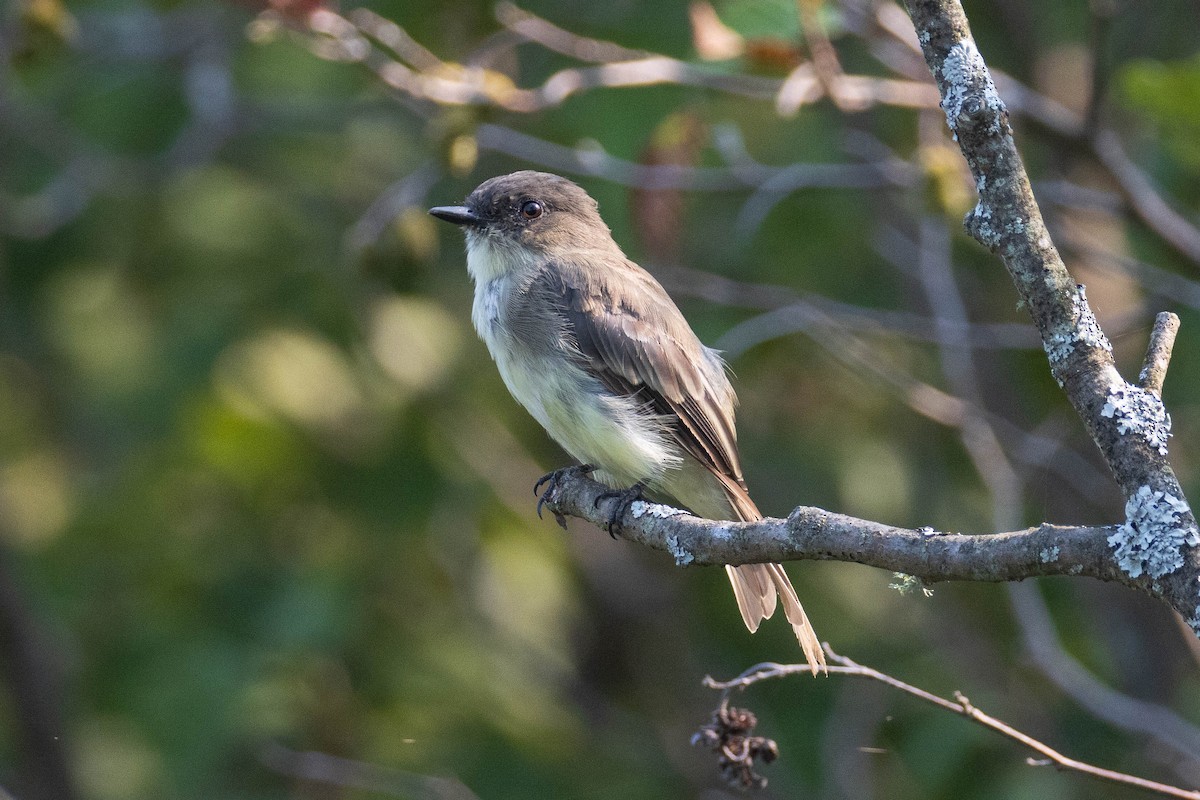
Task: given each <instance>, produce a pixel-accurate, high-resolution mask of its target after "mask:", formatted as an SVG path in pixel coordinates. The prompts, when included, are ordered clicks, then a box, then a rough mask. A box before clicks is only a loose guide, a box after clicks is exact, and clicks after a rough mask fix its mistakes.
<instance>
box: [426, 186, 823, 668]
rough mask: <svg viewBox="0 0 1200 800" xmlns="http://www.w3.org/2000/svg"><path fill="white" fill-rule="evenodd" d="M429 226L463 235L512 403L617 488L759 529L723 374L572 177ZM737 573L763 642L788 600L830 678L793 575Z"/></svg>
mask: <svg viewBox="0 0 1200 800" xmlns="http://www.w3.org/2000/svg"><path fill="white" fill-rule="evenodd" d="M430 213H431V214H433V215H434V216H436V217H438V218H439V219H443V220H446V221H448V222H453V223H454V224H456V225H460V226H462V228H463V230H464V231H465V232H466V239H467V269H468V271H469V272H470V274H471V277H472V278H473V279H474V282H475V302H474V307H473V311H472V319H473V321H474V323H475V329H476V330H477V331H478V332H479V336H480V338H482V339H483V341H484V342H486V343H487V347H488V350H489V351H490V352H491V354H492V358H493V359H494V360H495V362H496V366H497V367H498V368H499V370H500V375H501V377H502V378H503V379H504V383H505V385H506V386H507V387H508V390H509V391H510V392H511V393H512V396H513V397H514V398H516V400H517V402H519V403H520V404H521V405H522V406H524V407H525V408H526V409H527V410H528V411H529V413H530V414H532V415H533V416H534V417H535V418H536V419H537V421H538V422H540V423H541V425H542V427H543V428H545V429H546V432H547V433H549V434H550V436H551V437H553V438H554V440H555V441H557V442H558V443H559V444H560V445H561V446H562V447H563V449H565V450H566V451H567V452H568V453H570V454H571V455H572V456H573V457H575V458H577V459H579V460H580V462H582V463H585V464H588V465H592V466H593V467H595V469H596V471H595V472H594V473H593V475H594V477H596V478H597V480H600V481H601V482H603V483H605V484H607V485H609V486H611V487H613V488H622V489H623V488H627V487H630V486H632V485H639V486H645V487H646V488H647V489H648V490H649V491H650V492H651V493H653V494H659V495H665V496H667V497H669V498H671V499H673V500H675V501H677V502H678V503H680V504H682V505H684V506H686V507H687V508H688V509H690V510H691V511H692V512H694V513H696V514H698V515H700V516H702V517H708V518H710V519H722V520H757V519H761V518H762V514H760V513H759V511H758V508H757V507H756V506H755V505H754V502H753V501H752V500H751V499H750V495H749V494H748V493H747V491H746V482H745V480H744V479H743V477H742V465H741V461H740V458H739V457H738V447H737V433H736V431H735V430H734V408H735V406H736V405H737V398H736V396H735V395H734V392H733V387H732V386H731V385H730V383H729V378H728V377H727V376H726V371H725V364H724V362H723V361H722V360H721V358H720V356H719V355H718V354H717V352H716V351H715V350H712V349H710V348H708V347H705V346H704V345H703V344H701V343H700V340H699V339H697V338H696V334H695V333H693V332H692V329H691V327H690V326H689V325H688V323H687V321H686V320H685V319H684V318H683V314H681V313H680V311H679V309H678V308H677V307H676V306H675V303H674V302H672V301H671V298H670V297H669V296H668V295H667V293H666V291H665V290H664V289H663V288H662V286H660V285H659V283H658V281H656V280H655V279H654V278H653V277H652V276H651V275H650V274H649V273H648V272H646V271H645V270H644V269H642V268H641V267H639V266H638V265H637V264H635V263H633V262H632V261H630V260H629V259H627V258H626V257H625V254H624V253H623V252H621V248H620V247H619V246H618V245H617V243H616V242H615V241H613V238H612V234H611V232H610V231H609V229H608V227H607V226H606V225H605V224H604V221H603V220H602V219H601V218H600V214H599V211H598V210H597V205H596V201H595V200H593V199H592V198H591V197H590V196H589V195H588V194H587V193H586V192H585V191H584V190H583V189H581V188H580V187H579V186H577V185H576V184H574V183H572V182H571V181H569V180H567V179H566V178H561V177H559V176H557V175H550V174H547V173H544V172H533V171H522V172H514V173H512V174H511V175H503V176H500V177H497V178H492V179H491V180H488V181H485V182H484V183H482V184H480V186H479V187H478V188H477V189H475V191H473V192H471V194H470V196H469V197H467V199H466V203H465V205H462V206H441V207H438V208H433V209H430ZM725 570H726V572H727V573H728V574H729V580H730V582H731V583H732V584H733V593H734V596H735V597H736V598H737V604H738V609H739V610H740V611H741V614H742V619H743V620H744V621H745V623H746V627H747V628H749V629H750V630H751V632H753V631H755V630H757V629H758V626H759V624H760V623H761V622H762V621H763V620H764V619H767V618H768V617H770V616H771V615H772V614H773V613H774V611H775V604H776V596H777V595H778V598H779V600H780V601H781V602H782V603H783V611H784V614H785V615H786V616H787V619H788V622H790V623H791V625H792V629H793V631H795V634H796V638H797V639H798V640H799V642H800V645H801V647H802V648H803V649H804V655H805V657H806V658H807V659H808V663H809V666H810V667H811V668H812V671H813V673H814V674H816V672H817V670H818V669H820V668H823V667H824V666H825V657H824V654H823V653H822V651H821V646H820V642H819V641H818V640H817V637H816V634H815V633H814V632H813V629H812V625H811V624H809V621H808V617H807V615H805V613H804V609H803V608H802V607H801V605H800V601H799V599H798V598H797V597H796V590H795V589H794V588H793V587H792V584H791V581H790V580H788V577H787V574H786V573H785V572H784V571H783V567H782V566H781V565H779V564H746V565H742V566H737V567H732V566H726V567H725Z"/></svg>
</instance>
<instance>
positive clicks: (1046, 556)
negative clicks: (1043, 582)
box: [1038, 545, 1059, 564]
mask: <svg viewBox="0 0 1200 800" xmlns="http://www.w3.org/2000/svg"><path fill="white" fill-rule="evenodd" d="M1058 554H1059V549H1058V545H1054V546H1053V547H1043V548H1042V549H1041V550H1039V551H1038V560H1039V561H1041V562H1042V563H1043V564H1049V563H1050V562H1051V561H1058Z"/></svg>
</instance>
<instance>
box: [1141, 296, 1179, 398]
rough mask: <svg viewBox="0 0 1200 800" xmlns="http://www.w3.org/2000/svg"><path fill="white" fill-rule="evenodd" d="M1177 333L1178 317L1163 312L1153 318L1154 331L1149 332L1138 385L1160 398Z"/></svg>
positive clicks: (1168, 312)
mask: <svg viewBox="0 0 1200 800" xmlns="http://www.w3.org/2000/svg"><path fill="white" fill-rule="evenodd" d="M1177 333H1179V317H1178V316H1176V315H1175V314H1172V313H1171V312H1170V311H1163V312H1161V313H1160V314H1159V315H1158V316H1157V317H1155V318H1154V329H1153V330H1152V331H1150V345H1149V346H1148V347H1147V348H1146V360H1145V362H1144V363H1143V364H1142V371H1141V373H1139V374H1138V385H1139V386H1141V387H1142V388H1143V389H1145V390H1146V391H1148V392H1154V393H1155V394H1156V395H1158V396H1159V397H1162V390H1163V381H1164V380H1165V379H1166V377H1167V366H1168V365H1169V364H1170V363H1171V350H1172V349H1173V348H1174V347H1175V334H1177Z"/></svg>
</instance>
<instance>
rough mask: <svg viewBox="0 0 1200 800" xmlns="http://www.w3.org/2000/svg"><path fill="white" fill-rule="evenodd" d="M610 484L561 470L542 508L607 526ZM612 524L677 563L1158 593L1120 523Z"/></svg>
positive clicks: (826, 515)
mask: <svg viewBox="0 0 1200 800" xmlns="http://www.w3.org/2000/svg"><path fill="white" fill-rule="evenodd" d="M606 491H608V487H606V486H604V485H603V484H600V483H597V482H595V481H593V480H591V479H590V478H588V477H586V476H584V475H581V474H579V473H578V472H577V471H575V470H570V469H568V470H564V471H561V472H560V473H558V476H557V477H556V478H555V480H553V481H552V482H551V486H550V488H549V489H548V490H547V492H546V495H545V504H544V507H545V508H546V509H547V510H549V511H550V512H551V513H554V514H555V515H556V516H558V517H560V518H561V517H563V516H572V517H579V518H581V519H585V520H587V521H589V522H591V523H593V524H595V525H596V526H598V527H600V528H606V526H607V525H608V522H609V519H610V518H611V515H612V514H613V513H615V512H616V511H617V510H618V509H617V506H618V504H619V502H620V501H619V500H618V499H614V498H604V497H603V495H604V493H605V492H606ZM562 521H563V520H562V519H560V522H562ZM618 522H619V525H620V534H621V537H622V538H624V539H628V540H629V541H632V542H637V543H638V544H642V545H645V546H647V547H650V548H652V549H654V550H661V551H663V552H666V553H670V554H671V555H672V556H673V557H674V559H675V563H677V564H679V565H680V566H709V565H718V564H733V565H737V564H750V563H768V562H779V561H799V560H815V561H853V562H857V563H859V564H866V565H867V566H872V567H879V568H880V569H887V570H891V571H893V572H904V573H907V574H909V575H914V576H916V577H918V578H920V579H921V580H922V581H925V582H927V583H936V582H939V581H954V580H962V581H1012V580H1021V579H1022V578H1029V577H1034V576H1037V575H1088V576H1091V577H1093V578H1099V579H1101V580H1106V581H1115V582H1118V583H1122V584H1125V585H1127V586H1132V587H1135V588H1138V589H1141V590H1142V591H1145V592H1147V593H1149V594H1151V595H1154V596H1156V597H1158V596H1161V592H1160V589H1161V586H1158V587H1157V588H1156V585H1155V584H1156V582H1155V581H1153V580H1151V579H1150V578H1149V577H1148V576H1146V575H1142V576H1139V577H1136V578H1135V577H1131V576H1130V575H1129V573H1128V572H1126V571H1125V570H1124V569H1122V568H1121V565H1120V564H1119V563H1118V562H1117V559H1116V558H1115V557H1114V555H1113V552H1112V549H1111V548H1110V547H1109V544H1108V540H1109V538H1110V537H1111V536H1112V535H1114V534H1115V533H1116V532H1117V531H1118V530H1119V527H1120V526H1116V525H1108V526H1098V527H1092V526H1075V527H1070V526H1060V525H1051V524H1048V523H1044V524H1042V525H1039V526H1037V527H1035V528H1029V529H1027V530H1023V531H1012V532H1009V533H993V534H986V535H968V534H962V533H943V532H939V531H935V530H934V529H933V528H921V529H918V530H912V529H909V528H898V527H894V526H891V525H884V524H882V523H878V522H871V521H869V520H863V519H856V518H855V517H850V516H846V515H845V514H836V513H834V512H832V511H825V510H823V509H820V508H812V507H809V506H800V507H799V508H797V509H795V510H794V511H793V512H792V513H791V515H790V516H788V518H787V519H778V518H773V517H767V518H765V519H763V520H759V521H757V522H719V521H714V520H707V519H701V518H699V517H694V516H692V515H691V514H688V513H687V512H686V511H682V510H680V509H677V508H672V507H671V506H666V505H660V504H658V503H650V502H646V501H640V500H639V501H636V502H634V503H632V504H630V505H629V507H628V508H627V509H626V510H625V513H624V514H623V515H622V516H621V517H619V518H618ZM564 524H565V523H564Z"/></svg>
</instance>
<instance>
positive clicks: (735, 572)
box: [723, 480, 826, 675]
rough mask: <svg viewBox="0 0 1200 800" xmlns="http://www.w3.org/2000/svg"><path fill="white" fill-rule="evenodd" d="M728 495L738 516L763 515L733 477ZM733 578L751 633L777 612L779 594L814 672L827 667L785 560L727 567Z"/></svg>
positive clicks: (739, 603)
mask: <svg viewBox="0 0 1200 800" xmlns="http://www.w3.org/2000/svg"><path fill="white" fill-rule="evenodd" d="M723 483H724V484H725V487H726V496H727V497H728V498H729V503H730V505H731V506H732V507H733V510H734V511H735V512H736V514H737V515H738V517H740V518H741V519H742V520H744V521H747V522H749V521H753V520H757V519H762V514H761V513H759V510H758V507H757V506H755V505H754V501H752V500H751V499H750V495H749V494H747V493H746V490H745V489H744V488H743V487H742V486H740V485H738V484H736V483H734V482H733V481H729V480H726V481H723ZM725 572H726V574H728V575H729V582H730V583H731V584H732V585H733V596H734V597H735V598H736V599H737V604H738V611H740V612H741V613H742V621H743V622H745V623H746V627H747V628H749V629H750V632H751V633H754V632H755V631H757V630H758V626H759V625H760V624H761V623H762V621H763V620H764V619H769V618H770V617H771V615H772V614H774V613H775V604H776V596H778V598H779V600H780V601H782V603H783V613H784V616H785V617H787V621H788V622H789V623H791V626H792V632H793V633H795V634H796V640H797V641H798V642H799V643H800V649H801V650H803V651H804V658H805V659H806V660H807V661H808V666H809V668H810V669H811V670H812V673H813V675H816V674H818V672H821V671H824V670H825V667H826V664H825V651H824V650H823V649H822V648H821V640H820V639H818V638H817V634H816V632H815V631H814V630H813V627H812V623H811V622H809V621H808V615H807V614H805V613H804V607H803V606H802V605H800V598H799V597H797V596H796V589H795V587H794V586H792V582H791V580H790V579H789V578H788V576H787V573H786V572H784V571H783V565H782V564H742V565H741V566H737V567H731V566H726V567H725Z"/></svg>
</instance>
